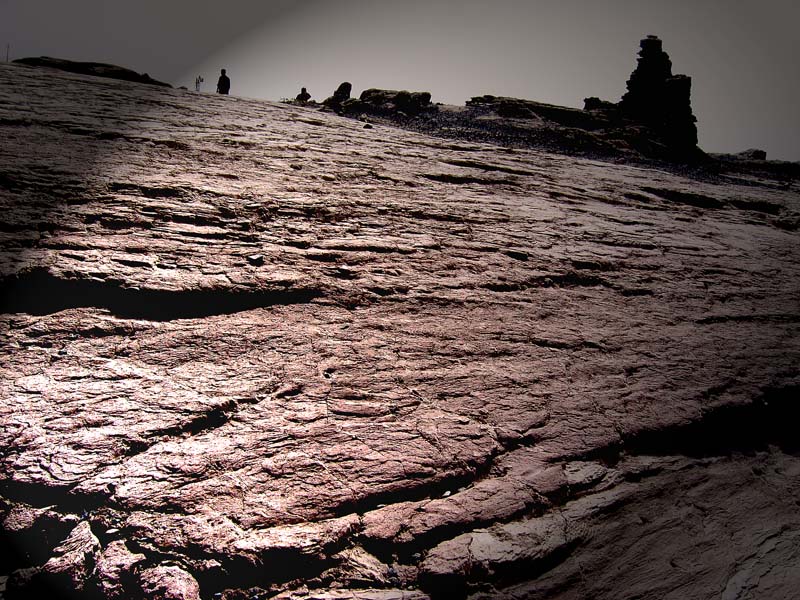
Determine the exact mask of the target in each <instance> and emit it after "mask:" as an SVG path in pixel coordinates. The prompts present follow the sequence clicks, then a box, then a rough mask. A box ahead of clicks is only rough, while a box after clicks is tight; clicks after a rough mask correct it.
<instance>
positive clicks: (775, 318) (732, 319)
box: [695, 314, 800, 325]
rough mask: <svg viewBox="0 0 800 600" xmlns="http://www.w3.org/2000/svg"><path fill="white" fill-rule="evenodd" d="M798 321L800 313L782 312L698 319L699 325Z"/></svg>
mask: <svg viewBox="0 0 800 600" xmlns="http://www.w3.org/2000/svg"><path fill="white" fill-rule="evenodd" d="M771 322H776V323H798V322H800V315H782V314H771V315H770V314H757V315H714V316H711V317H703V318H701V319H697V320H696V321H695V323H697V324H698V325H713V324H716V323H771Z"/></svg>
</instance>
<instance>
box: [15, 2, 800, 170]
mask: <svg viewBox="0 0 800 600" xmlns="http://www.w3.org/2000/svg"><path fill="white" fill-rule="evenodd" d="M798 22H800V3H799V2H797V1H796V0H759V1H750V0H741V1H738V2H734V1H733V0H672V1H670V2H665V1H663V0H493V1H488V0H424V1H423V0H403V1H402V2H398V1H397V0H259V1H254V0H226V1H224V2H223V1H216V2H212V1H210V0H138V1H137V2H121V1H117V0H68V1H67V0H57V1H53V0H0V45H1V46H0V48H2V54H3V56H2V59H5V49H6V45H7V44H8V45H10V56H11V58H12V60H13V59H14V58H21V57H24V56H55V57H59V58H67V59H72V60H89V61H96V62H109V63H113V64H118V65H121V66H125V67H128V68H131V69H134V70H136V71H138V72H146V73H148V74H149V75H150V76H152V77H155V78H156V79H160V80H162V81H167V82H169V83H172V84H173V85H176V86H179V85H185V86H187V87H189V88H192V87H193V86H194V81H195V77H196V76H197V75H203V77H204V78H205V84H204V91H208V92H213V90H214V87H215V82H216V78H217V76H218V75H219V70H220V68H226V69H227V71H228V75H229V76H230V78H231V81H232V87H231V93H232V94H234V95H239V96H246V97H252V98H263V99H268V100H279V99H281V98H285V97H294V96H295V95H296V94H297V93H298V92H299V90H300V87H301V86H305V87H307V88H308V90H309V92H310V93H311V94H312V97H314V98H315V99H317V100H322V99H324V98H325V97H327V96H329V95H330V94H331V93H332V92H333V90H334V89H335V88H336V86H337V85H338V84H339V83H341V82H342V81H350V82H351V83H352V84H353V92H354V95H357V94H358V93H360V92H361V90H363V89H366V88H369V87H382V88H389V89H408V90H415V91H421V90H425V91H429V92H431V93H432V95H433V101H435V102H443V103H447V104H459V105H463V103H464V102H465V101H466V100H467V99H469V98H471V97H472V96H478V95H482V94H495V95H500V96H513V97H519V98H527V99H531V100H537V101H540V102H548V103H553V104H559V105H563V106H572V107H578V108H580V107H582V106H583V99H584V98H585V97H588V96H599V97H601V98H603V99H606V100H611V101H618V100H619V98H620V97H621V96H622V94H623V93H624V92H625V82H626V80H627V79H628V77H629V76H630V73H631V71H632V70H633V69H634V67H635V66H636V52H637V51H638V46H639V40H640V39H641V38H642V37H644V36H645V35H647V34H655V35H658V36H659V37H660V38H661V39H662V40H663V42H664V50H665V51H666V52H667V53H668V54H669V55H670V58H671V59H672V64H673V72H674V73H683V74H686V75H689V76H690V77H692V107H693V109H694V113H695V115H696V116H697V119H698V131H699V139H700V146H701V147H702V148H703V149H704V150H706V151H709V152H739V151H742V150H745V149H747V148H761V149H763V150H766V151H767V154H768V157H769V158H775V159H782V160H793V161H800V110H798V108H797V99H798V98H800V69H798V68H797V64H796V57H797V56H798V55H800V47H799V46H800V33H799V32H800V29H798V27H797V23H798Z"/></svg>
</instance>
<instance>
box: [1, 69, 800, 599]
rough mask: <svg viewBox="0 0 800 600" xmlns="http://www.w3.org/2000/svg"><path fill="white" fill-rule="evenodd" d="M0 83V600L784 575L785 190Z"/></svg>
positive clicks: (22, 81)
mask: <svg viewBox="0 0 800 600" xmlns="http://www.w3.org/2000/svg"><path fill="white" fill-rule="evenodd" d="M0 80H2V86H0V129H2V133H3V136H4V139H5V140H6V143H4V144H3V145H2V146H1V147H0V153H2V163H1V164H2V171H0V201H1V202H2V208H3V211H2V214H0V223H1V224H2V225H1V226H0V232H2V238H0V239H1V240H2V248H3V251H2V254H1V255H0V274H1V276H2V283H1V284H0V285H2V290H1V297H2V311H3V314H2V318H1V320H0V327H2V335H3V344H2V356H3V359H2V371H3V377H2V387H1V388H0V395H1V396H2V402H0V423H1V424H2V428H0V440H1V444H2V445H1V446H0V447H2V454H0V480H1V481H0V493H1V494H2V504H1V505H0V507H2V515H1V516H2V527H3V531H4V537H5V540H4V542H6V543H5V544H4V545H3V552H4V556H3V559H4V560H3V561H2V564H3V565H4V567H3V569H4V573H3V576H4V577H7V581H6V582H5V591H4V592H3V593H4V596H5V597H7V598H20V597H30V595H31V594H32V593H34V592H37V591H39V592H41V590H42V589H45V588H52V589H55V590H57V592H58V593H67V591H68V590H71V591H72V593H73V594H75V595H77V596H78V597H100V598H131V597H147V598H204V599H205V598H219V597H223V598H254V597H256V598H259V597H261V598H266V597H278V598H298V599H299V598H320V599H322V598H325V599H333V598H337V599H339V598H342V599H343V598H370V599H376V600H378V599H381V600H389V599H398V600H399V599H414V600H417V599H423V598H429V597H442V598H450V597H458V596H470V597H474V598H540V597H541V598H544V597H548V598H549V597H562V598H583V597H595V598H671V597H675V598H678V597H693V598H719V597H722V598H756V597H775V598H780V597H790V595H791V594H793V593H794V590H796V589H797V586H798V585H800V572H798V570H797V568H796V565H797V542H798V539H797V533H796V532H797V531H798V510H797V502H796V498H798V494H799V493H800V489H799V488H800V483H798V482H800V479H799V478H798V471H799V470H800V460H798V457H797V447H796V436H794V435H793V433H792V424H793V423H794V421H795V420H796V417H797V414H798V410H797V398H798V390H799V389H800V367H799V365H800V338H799V337H798V330H800V283H798V282H799V281H800V280H799V279H798V275H800V247H799V246H798V239H799V236H800V234H798V231H797V229H798V211H799V210H800V199H798V194H797V182H796V181H782V182H774V181H770V180H769V179H763V178H762V179H755V178H742V179H734V178H727V179H726V178H713V179H712V178H707V179H697V178H694V179H690V178H687V177H685V176H681V175H677V174H674V173H670V172H668V171H665V170H658V169H643V168H637V167H632V166H624V165H614V164H608V163H602V162H593V161H589V160H582V159H576V158H571V157H568V156H561V155H557V154H550V153H545V152H540V151H536V150H526V149H509V148H501V147H497V146H490V145H482V144H475V143H470V142H459V141H454V140H442V139H436V138H431V137H427V136H424V135H420V134H415V133H412V132H408V131H402V130H398V129H393V128H390V127H383V126H375V127H373V128H371V129H364V128H363V124H362V123H359V122H356V121H353V120H347V119H343V118H340V117H337V116H335V115H331V114H324V113H319V112H317V111H314V110H311V109H304V108H300V107H293V106H287V105H282V104H273V103H267V102H259V101H254V100H245V99H238V98H233V97H219V96H213V95H200V94H196V93H192V92H184V91H180V90H170V89H160V88H153V87H144V86H139V85H136V84H131V83H125V82H118V81H112V80H92V79H90V78H86V77H82V76H79V75H70V74H49V75H47V76H44V75H43V74H42V72H41V71H36V70H33V69H26V68H22V67H15V66H9V65H0ZM12 82H13V84H14V85H13V86H12V85H11V83H12ZM0 581H2V580H0Z"/></svg>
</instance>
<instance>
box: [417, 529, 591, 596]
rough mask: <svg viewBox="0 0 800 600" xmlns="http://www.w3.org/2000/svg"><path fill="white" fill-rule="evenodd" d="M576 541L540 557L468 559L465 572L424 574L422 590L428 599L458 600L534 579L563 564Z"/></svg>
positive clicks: (421, 580) (575, 545)
mask: <svg viewBox="0 0 800 600" xmlns="http://www.w3.org/2000/svg"><path fill="white" fill-rule="evenodd" d="M579 543H580V541H579V540H573V541H571V542H569V543H566V544H564V545H562V546H559V547H558V548H556V549H555V550H553V551H552V552H550V553H548V554H546V555H545V556H543V557H541V558H528V559H525V560H519V561H513V562H509V563H492V564H491V566H488V565H484V564H483V563H481V562H478V561H475V562H470V563H469V565H468V566H467V567H466V572H463V573H457V574H456V573H451V574H448V575H443V576H436V577H433V576H431V575H429V574H423V575H422V577H421V578H420V584H421V586H422V589H423V590H425V591H426V592H427V593H428V594H429V595H430V597H431V600H445V599H448V600H449V599H451V598H452V599H453V600H461V599H463V598H466V597H467V596H468V595H470V594H473V593H475V592H478V591H488V590H492V589H494V590H496V589H498V588H505V587H508V586H511V585H513V584H515V583H519V582H523V581H534V580H536V579H537V578H538V577H540V576H541V575H543V574H545V573H547V572H548V571H550V570H552V569H553V568H555V567H556V566H558V565H560V564H561V563H563V562H564V561H565V560H566V559H567V558H568V557H569V556H570V554H572V552H573V551H574V550H575V548H576V547H577V546H578V545H579Z"/></svg>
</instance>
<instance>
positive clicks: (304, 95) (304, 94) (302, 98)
mask: <svg viewBox="0 0 800 600" xmlns="http://www.w3.org/2000/svg"><path fill="white" fill-rule="evenodd" d="M295 100H297V101H298V102H303V103H306V102H308V101H309V100H311V94H309V93H308V91H307V90H306V88H300V93H299V94H297V97H296V98H295Z"/></svg>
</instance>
